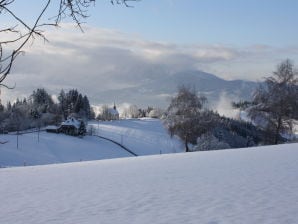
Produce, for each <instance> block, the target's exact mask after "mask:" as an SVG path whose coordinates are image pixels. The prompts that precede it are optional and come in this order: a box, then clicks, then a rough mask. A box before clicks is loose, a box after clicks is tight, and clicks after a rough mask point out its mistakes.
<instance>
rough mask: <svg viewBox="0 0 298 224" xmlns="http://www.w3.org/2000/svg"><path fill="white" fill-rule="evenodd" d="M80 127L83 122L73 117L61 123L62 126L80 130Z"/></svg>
mask: <svg viewBox="0 0 298 224" xmlns="http://www.w3.org/2000/svg"><path fill="white" fill-rule="evenodd" d="M80 125H81V122H80V121H78V120H77V119H75V118H73V117H70V118H68V119H67V120H66V121H64V122H62V123H61V126H74V127H76V128H79V127H80Z"/></svg>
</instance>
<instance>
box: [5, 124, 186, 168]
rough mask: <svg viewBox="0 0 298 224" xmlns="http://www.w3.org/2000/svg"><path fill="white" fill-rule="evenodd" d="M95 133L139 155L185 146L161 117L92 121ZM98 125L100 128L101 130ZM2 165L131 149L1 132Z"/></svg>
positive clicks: (61, 136) (68, 138) (94, 157)
mask: <svg viewBox="0 0 298 224" xmlns="http://www.w3.org/2000/svg"><path fill="white" fill-rule="evenodd" d="M90 126H92V127H93V129H94V132H93V134H100V135H101V136H104V137H107V138H109V139H112V140H114V141H116V142H118V143H120V144H123V145H124V146H125V147H127V148H128V149H130V150H131V151H133V152H135V153H136V154H137V155H150V154H160V153H173V152H181V151H182V150H183V147H182V146H181V144H180V142H179V141H178V140H177V139H175V138H170V136H169V134H168V133H167V132H166V130H165V129H164V127H163V125H162V123H161V121H160V120H158V119H131V120H120V121H113V122H100V123H97V122H96V121H95V122H90V125H89V127H90ZM98 128H99V130H98ZM6 141H7V143H5V144H0V167H10V166H24V165H26V166H28V165H42V164H51V163H65V162H77V161H86V160H99V159H110V158H120V157H130V156H132V155H131V154H130V153H128V152H127V151H125V150H124V149H123V148H121V147H119V146H118V145H116V144H114V143H112V142H109V141H107V140H104V139H101V138H98V137H95V136H85V137H84V138H78V137H71V136H67V135H64V134H53V133H46V132H41V133H40V136H39V142H38V133H30V134H23V135H19V144H18V147H17V136H16V135H6V134H5V135H0V142H2V143H4V142H6Z"/></svg>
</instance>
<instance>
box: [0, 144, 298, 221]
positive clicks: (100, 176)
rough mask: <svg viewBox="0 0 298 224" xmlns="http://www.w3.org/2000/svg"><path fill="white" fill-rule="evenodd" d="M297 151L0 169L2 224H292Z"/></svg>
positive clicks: (297, 201) (296, 205)
mask: <svg viewBox="0 0 298 224" xmlns="http://www.w3.org/2000/svg"><path fill="white" fill-rule="evenodd" d="M297 149H298V144H288V145H279V146H271V147H259V148H250V149H242V150H239V149H237V150H222V151H210V152H197V153H179V154H170V155H156V156H146V157H134V158H124V159H113V160H101V161H93V162H81V163H72V164H71V163H69V164H60V165H49V166H35V167H21V168H7V169H0V197H1V203H0V223H3V224H26V223H28V224H29V223H30V224H39V223H47V224H73V223H79V224H91V223H100V224H152V223H154V224H162V223H163V224H166V223H171V224H181V223H187V224H189V223H191V224H192V223H193V224H197V223H199V224H239V223H241V224H242V223H243V224H256V223H262V224H281V223H282V224H284V223H289V224H295V223H297V220H298V213H297V210H298V190H297V189H298V172H297V170H298V150H297Z"/></svg>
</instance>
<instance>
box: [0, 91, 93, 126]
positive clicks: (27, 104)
mask: <svg viewBox="0 0 298 224" xmlns="http://www.w3.org/2000/svg"><path fill="white" fill-rule="evenodd" d="M70 115H72V116H78V117H81V118H83V119H92V118H94V112H93V110H92V108H91V107H90V104H89V100H88V97H87V96H83V95H82V94H81V93H79V92H78V91H77V90H75V89H72V90H69V91H68V92H67V93H65V92H64V91H63V90H61V92H60V94H59V97H58V102H54V100H53V99H52V97H51V95H49V94H48V93H47V91H46V90H45V89H42V88H41V89H37V90H35V91H33V93H32V94H31V95H30V97H28V98H24V99H23V100H19V99H17V100H16V102H14V103H11V102H8V103H7V105H6V106H3V105H0V124H1V128H2V130H5V131H20V130H24V129H29V128H36V127H37V128H40V127H42V126H45V125H57V124H60V122H61V121H63V120H65V119H66V118H67V117H68V116H70Z"/></svg>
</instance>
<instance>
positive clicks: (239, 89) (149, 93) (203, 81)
mask: <svg viewBox="0 0 298 224" xmlns="http://www.w3.org/2000/svg"><path fill="white" fill-rule="evenodd" d="M179 85H186V86H190V87H195V88H196V89H197V91H198V92H199V93H202V94H204V95H205V96H206V97H207V98H208V101H209V104H210V105H211V106H212V105H215V104H216V103H217V102H218V100H219V98H220V96H221V95H223V94H224V95H225V96H226V97H228V98H230V99H232V100H239V99H243V100H248V99H250V97H251V96H252V93H253V91H254V89H255V88H256V87H257V85H258V84H257V83H256V82H251V81H244V80H232V81H228V80H224V79H221V78H219V77H217V76H215V75H213V74H210V73H206V72H202V71H186V72H179V73H174V74H170V73H165V74H164V73H160V74H159V75H156V74H155V75H152V76H146V77H145V78H143V79H142V80H138V82H136V84H135V85H132V86H131V87H126V88H122V89H116V90H115V89H113V90H99V91H98V92H97V93H96V95H94V96H91V100H92V101H93V102H97V101H99V103H111V102H114V101H116V103H122V102H127V103H131V104H136V105H137V106H139V107H146V106H158V107H162V108H165V107H167V105H168V104H169V99H170V97H171V96H173V95H174V94H175V93H176V92H177V87H178V86H179Z"/></svg>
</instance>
